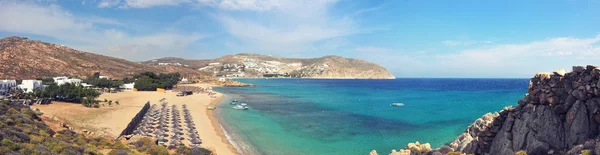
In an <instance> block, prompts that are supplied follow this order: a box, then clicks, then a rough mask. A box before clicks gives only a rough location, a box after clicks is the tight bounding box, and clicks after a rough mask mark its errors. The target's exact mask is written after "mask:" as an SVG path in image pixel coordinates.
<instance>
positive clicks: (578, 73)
mask: <svg viewBox="0 0 600 155" xmlns="http://www.w3.org/2000/svg"><path fill="white" fill-rule="evenodd" d="M599 89H600V69H599V68H598V67H597V66H592V65H588V66H574V67H573V69H572V71H571V72H566V71H565V70H557V71H554V72H553V73H547V72H541V73H536V75H535V76H534V77H533V78H531V81H530V83H529V89H528V93H527V94H525V96H524V97H523V99H521V100H519V101H518V102H517V103H518V105H516V106H512V107H506V108H504V109H502V110H501V111H500V112H495V113H488V114H485V115H484V116H482V117H481V118H479V119H477V120H475V122H473V124H471V125H469V126H468V127H467V129H466V130H465V131H464V133H462V134H461V135H460V136H458V137H457V138H456V139H455V140H454V141H452V142H451V143H449V144H448V145H445V146H442V147H440V148H437V149H434V150H431V151H427V152H412V151H411V150H410V149H408V148H407V149H402V150H400V151H395V150H394V151H393V152H392V154H395V153H396V152H403V153H404V154H407V153H408V154H410V155H414V154H431V155H438V154H462V153H464V154H476V155H507V154H516V153H517V152H519V153H522V152H527V154H561V155H562V154H567V155H571V154H572V155H577V154H600V137H599V131H600V90H599ZM373 153H376V152H371V154H373ZM408 154H407V155H408Z"/></svg>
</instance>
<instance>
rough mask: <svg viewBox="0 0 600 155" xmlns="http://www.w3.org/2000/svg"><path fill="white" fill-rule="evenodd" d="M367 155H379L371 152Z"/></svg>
mask: <svg viewBox="0 0 600 155" xmlns="http://www.w3.org/2000/svg"><path fill="white" fill-rule="evenodd" d="M369 155H379V154H377V151H375V150H373V151H371V152H370V153H369Z"/></svg>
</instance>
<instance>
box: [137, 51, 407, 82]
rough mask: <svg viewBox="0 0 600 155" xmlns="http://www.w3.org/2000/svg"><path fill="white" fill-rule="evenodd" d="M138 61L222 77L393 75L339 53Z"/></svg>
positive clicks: (388, 77)
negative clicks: (302, 55)
mask: <svg viewBox="0 0 600 155" xmlns="http://www.w3.org/2000/svg"><path fill="white" fill-rule="evenodd" d="M142 63H144V64H149V65H157V66H160V65H166V66H170V65H171V66H172V65H184V66H188V67H191V68H195V69H198V70H200V71H203V72H206V73H213V74H215V75H216V76H225V77H270V76H275V77H295V78H336V79H343V78H349V79H391V78H395V77H394V76H393V75H392V74H390V73H389V72H388V71H387V69H385V68H383V67H381V66H379V65H377V64H375V63H371V62H367V61H364V60H359V59H352V58H344V57H340V56H324V57H320V58H307V59H303V58H281V57H274V56H266V55H259V54H248V53H242V54H236V55H226V56H223V57H220V58H217V59H213V60H186V59H182V58H173V57H167V58H160V59H154V60H149V61H145V62H142Z"/></svg>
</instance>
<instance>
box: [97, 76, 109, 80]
mask: <svg viewBox="0 0 600 155" xmlns="http://www.w3.org/2000/svg"><path fill="white" fill-rule="evenodd" d="M98 78H100V79H110V78H109V77H108V76H98Z"/></svg>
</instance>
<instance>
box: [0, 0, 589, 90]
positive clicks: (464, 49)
mask: <svg viewBox="0 0 600 155" xmlns="http://www.w3.org/2000/svg"><path fill="white" fill-rule="evenodd" d="M598 6H600V1H596V0H565V1H558V0H550V1H548V0H544V1H541V0H540V1H535V0H528V1H516V0H503V1H480V0H468V1H467V0H455V1H422V0H388V1H376V0H365V1H358V0H321V1H319V0H310V1H309V0H84V1H75V0H65V1H58V0H3V1H0V21H3V22H2V23H1V24H0V37H6V36H13V35H16V36H25V37H29V38H31V39H36V40H43V41H47V42H53V43H57V44H63V45H67V46H70V47H73V48H76V49H80V50H84V51H88V52H94V53H98V54H103V55H109V56H113V57H119V58H124V59H128V60H132V61H141V60H149V59H153V58H160V57H167V56H173V57H182V58H186V59H208V58H216V57H220V56H223V55H226V54H236V53H258V54H267V55H273V56H281V57H320V56H325V55H340V56H344V57H350V58H359V59H364V60H368V61H371V62H375V63H378V64H381V65H383V66H384V67H386V68H388V70H390V71H391V72H392V73H393V74H394V75H396V76H398V77H474V78H478V77H490V78H494V77H503V78H504V77H509V78H511V77H514V78H520V77H531V76H532V75H533V74H534V73H535V72H539V71H546V72H550V71H553V70H555V69H561V68H564V69H570V67H571V66H573V65H586V64H594V63H596V64H598V63H597V62H599V61H600V47H599V45H600V35H599V34H600V29H599V28H598V27H599V26H598V25H600V9H597V8H598Z"/></svg>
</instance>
